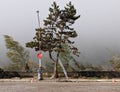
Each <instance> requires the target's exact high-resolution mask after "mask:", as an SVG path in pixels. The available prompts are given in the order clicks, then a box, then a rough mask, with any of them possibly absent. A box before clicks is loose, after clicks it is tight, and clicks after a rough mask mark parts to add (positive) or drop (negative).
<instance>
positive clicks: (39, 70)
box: [37, 67, 42, 80]
mask: <svg viewBox="0 0 120 92" xmlns="http://www.w3.org/2000/svg"><path fill="white" fill-rule="evenodd" d="M37 73H38V80H41V73H42V71H41V68H40V67H39V68H38V70H37Z"/></svg>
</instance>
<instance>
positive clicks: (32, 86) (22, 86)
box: [0, 82, 120, 92]
mask: <svg viewBox="0 0 120 92" xmlns="http://www.w3.org/2000/svg"><path fill="white" fill-rule="evenodd" d="M0 92H120V82H116V83H112V82H34V83H30V82H0Z"/></svg>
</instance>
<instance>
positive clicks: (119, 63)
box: [109, 55, 120, 71]
mask: <svg viewBox="0 0 120 92" xmlns="http://www.w3.org/2000/svg"><path fill="white" fill-rule="evenodd" d="M109 62H110V64H111V65H112V67H113V70H114V71H119V70H120V56H119V55H114V56H113V57H112V59H111V60H110V61H109Z"/></svg>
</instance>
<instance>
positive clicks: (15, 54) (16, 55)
mask: <svg viewBox="0 0 120 92" xmlns="http://www.w3.org/2000/svg"><path fill="white" fill-rule="evenodd" d="M4 38H5V42H6V48H7V49H8V52H7V53H6V54H7V56H8V58H9V59H10V60H11V61H12V66H10V67H11V68H12V69H14V70H15V69H17V70H25V63H26V62H27V61H28V60H29V52H28V51H26V50H25V49H24V48H23V47H22V46H21V45H20V44H19V43H18V42H17V41H15V40H14V39H13V38H12V37H11V36H8V35H4Z"/></svg>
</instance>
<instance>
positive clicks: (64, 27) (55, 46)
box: [26, 2, 80, 78]
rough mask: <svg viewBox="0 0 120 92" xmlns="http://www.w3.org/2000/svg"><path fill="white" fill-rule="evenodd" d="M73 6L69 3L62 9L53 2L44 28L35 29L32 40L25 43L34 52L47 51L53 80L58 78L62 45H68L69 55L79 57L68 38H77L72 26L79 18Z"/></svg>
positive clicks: (72, 42) (62, 50)
mask: <svg viewBox="0 0 120 92" xmlns="http://www.w3.org/2000/svg"><path fill="white" fill-rule="evenodd" d="M76 13H77V12H76V9H75V8H74V5H72V4H71V2H69V3H68V4H66V7H64V9H60V8H59V6H58V5H57V4H56V3H55V2H53V4H52V6H51V7H50V8H49V14H48V17H47V18H46V19H45V20H44V28H37V29H36V35H35V37H34V38H33V39H34V40H33V41H31V42H28V43H26V47H30V48H35V50H36V51H47V52H48V53H49V57H50V59H52V61H53V62H54V73H53V76H52V77H53V78H57V77H58V69H57V67H58V60H59V57H60V53H61V52H64V49H63V47H62V46H63V45H62V44H68V47H69V49H70V53H73V54H74V55H77V56H79V52H78V49H77V48H76V47H75V46H74V41H71V39H70V38H75V37H77V33H76V31H75V30H74V28H72V25H73V24H74V23H75V21H76V20H77V19H78V18H79V17H80V15H76Z"/></svg>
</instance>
